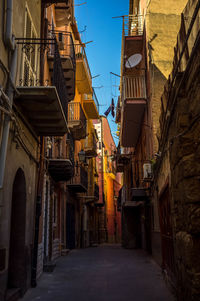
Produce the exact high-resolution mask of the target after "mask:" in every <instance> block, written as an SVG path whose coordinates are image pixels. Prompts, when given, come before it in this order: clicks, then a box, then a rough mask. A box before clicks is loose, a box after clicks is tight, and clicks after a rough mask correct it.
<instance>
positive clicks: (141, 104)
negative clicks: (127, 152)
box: [121, 76, 146, 147]
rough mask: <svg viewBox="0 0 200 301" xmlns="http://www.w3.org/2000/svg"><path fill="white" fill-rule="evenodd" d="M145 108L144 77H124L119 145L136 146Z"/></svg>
mask: <svg viewBox="0 0 200 301" xmlns="http://www.w3.org/2000/svg"><path fill="white" fill-rule="evenodd" d="M145 108H146V83H145V77H144V76H140V77H124V78H123V92H122V122H121V123H122V126H121V146H123V147H135V146H136V144H137V141H138V138H139V134H140V130H141V124H142V120H143V115H144V111H145Z"/></svg>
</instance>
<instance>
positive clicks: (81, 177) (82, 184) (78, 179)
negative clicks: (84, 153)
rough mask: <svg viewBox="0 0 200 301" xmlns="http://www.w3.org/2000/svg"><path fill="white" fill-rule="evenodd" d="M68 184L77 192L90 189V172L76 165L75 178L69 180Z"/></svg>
mask: <svg viewBox="0 0 200 301" xmlns="http://www.w3.org/2000/svg"><path fill="white" fill-rule="evenodd" d="M67 186H68V188H69V189H70V190H73V191H74V192H75V193H76V192H78V193H81V192H86V191H87V189H88V173H87V171H86V170H85V169H84V168H83V167H82V166H80V165H79V166H76V167H75V173H74V176H73V178H71V180H70V181H68V183H67Z"/></svg>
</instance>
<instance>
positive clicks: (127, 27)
mask: <svg viewBox="0 0 200 301" xmlns="http://www.w3.org/2000/svg"><path fill="white" fill-rule="evenodd" d="M123 34H124V36H142V35H143V16H142V15H129V16H124V17H123Z"/></svg>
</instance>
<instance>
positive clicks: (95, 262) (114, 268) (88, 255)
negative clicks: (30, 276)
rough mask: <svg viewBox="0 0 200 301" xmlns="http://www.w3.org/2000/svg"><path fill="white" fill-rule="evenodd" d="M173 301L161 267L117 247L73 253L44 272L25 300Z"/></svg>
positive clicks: (133, 252)
mask: <svg viewBox="0 0 200 301" xmlns="http://www.w3.org/2000/svg"><path fill="white" fill-rule="evenodd" d="M33 300H42V301H51V300H54V301H55V300H59V301H78V300H81V301H86V300H87V301H123V300H126V301H147V300H148V301H150V300H152V301H172V300H173V297H172V296H171V294H170V293H169V291H168V289H167V287H166V285H165V283H164V281H163V278H162V274H161V271H160V268H159V267H158V266H157V265H156V264H155V263H154V262H153V261H152V260H151V257H149V256H147V255H146V254H145V253H144V252H143V251H141V250H126V249H123V248H121V247H120V246H118V245H104V246H100V247H96V248H88V249H82V250H73V251H71V252H70V253H69V255H68V256H66V257H62V258H60V259H59V260H58V261H57V265H56V268H55V270H54V272H53V273H49V274H48V273H44V274H43V275H42V277H41V278H40V279H39V281H38V286H37V288H35V289H31V290H29V291H28V292H27V293H26V295H25V297H24V298H23V301H33Z"/></svg>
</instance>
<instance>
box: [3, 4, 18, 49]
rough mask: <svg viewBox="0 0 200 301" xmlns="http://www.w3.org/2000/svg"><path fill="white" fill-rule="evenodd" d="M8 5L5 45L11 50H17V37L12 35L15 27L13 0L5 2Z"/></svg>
mask: <svg viewBox="0 0 200 301" xmlns="http://www.w3.org/2000/svg"><path fill="white" fill-rule="evenodd" d="M5 5H6V31H5V37H4V43H5V45H6V47H7V48H8V49H10V50H12V51H13V50H14V49H15V37H14V35H13V34H12V25H13V0H5Z"/></svg>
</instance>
